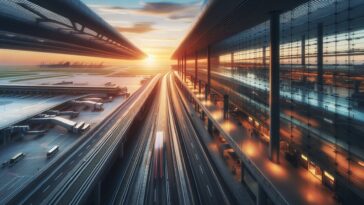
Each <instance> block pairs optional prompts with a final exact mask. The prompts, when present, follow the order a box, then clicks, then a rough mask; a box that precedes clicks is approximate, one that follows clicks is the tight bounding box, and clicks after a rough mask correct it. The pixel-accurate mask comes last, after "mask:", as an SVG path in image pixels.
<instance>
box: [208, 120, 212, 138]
mask: <svg viewBox="0 0 364 205" xmlns="http://www.w3.org/2000/svg"><path fill="white" fill-rule="evenodd" d="M212 128H213V126H212V121H211V120H210V119H208V120H207V131H208V132H209V133H210V134H211V135H212Z"/></svg>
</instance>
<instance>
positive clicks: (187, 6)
mask: <svg viewBox="0 0 364 205" xmlns="http://www.w3.org/2000/svg"><path fill="white" fill-rule="evenodd" d="M201 5H202V4H201V2H200V1H196V2H189V3H175V2H147V3H142V6H141V7H140V8H126V7H122V6H105V5H91V7H93V8H96V9H100V10H101V11H104V12H111V13H117V12H119V13H126V12H129V13H135V14H143V15H155V16H165V17H167V18H168V19H171V20H179V19H192V18H194V17H195V15H196V13H197V12H198V11H199V9H200V7H201Z"/></svg>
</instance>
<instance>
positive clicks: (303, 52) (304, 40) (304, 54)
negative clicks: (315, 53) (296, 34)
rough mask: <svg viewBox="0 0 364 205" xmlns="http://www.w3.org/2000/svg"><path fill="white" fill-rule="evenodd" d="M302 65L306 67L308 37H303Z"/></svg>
mask: <svg viewBox="0 0 364 205" xmlns="http://www.w3.org/2000/svg"><path fill="white" fill-rule="evenodd" d="M301 65H303V66H304V65H306V37H305V35H303V36H302V39H301Z"/></svg>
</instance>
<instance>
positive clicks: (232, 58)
mask: <svg viewBox="0 0 364 205" xmlns="http://www.w3.org/2000/svg"><path fill="white" fill-rule="evenodd" d="M230 61H231V72H232V73H231V74H232V76H234V74H235V63H234V62H235V61H234V52H231V54H230Z"/></svg>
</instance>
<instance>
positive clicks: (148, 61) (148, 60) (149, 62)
mask: <svg viewBox="0 0 364 205" xmlns="http://www.w3.org/2000/svg"><path fill="white" fill-rule="evenodd" d="M154 61H155V59H154V56H152V55H148V57H146V58H145V64H147V65H152V64H154Z"/></svg>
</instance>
